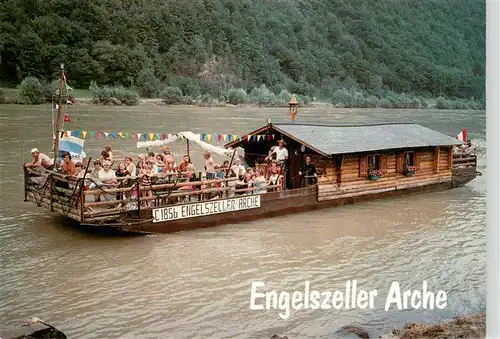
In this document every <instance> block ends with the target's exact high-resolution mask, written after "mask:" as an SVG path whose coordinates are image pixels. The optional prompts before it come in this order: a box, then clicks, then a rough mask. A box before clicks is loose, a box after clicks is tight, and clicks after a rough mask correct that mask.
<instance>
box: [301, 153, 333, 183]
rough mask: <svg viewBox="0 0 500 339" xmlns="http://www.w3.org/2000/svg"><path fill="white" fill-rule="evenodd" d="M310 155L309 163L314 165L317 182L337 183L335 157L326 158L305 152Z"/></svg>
mask: <svg viewBox="0 0 500 339" xmlns="http://www.w3.org/2000/svg"><path fill="white" fill-rule="evenodd" d="M307 155H309V156H310V157H311V163H312V164H313V165H314V166H315V167H316V174H317V175H318V184H319V185H321V184H334V183H337V166H336V163H335V158H327V157H324V156H322V155H319V154H307Z"/></svg>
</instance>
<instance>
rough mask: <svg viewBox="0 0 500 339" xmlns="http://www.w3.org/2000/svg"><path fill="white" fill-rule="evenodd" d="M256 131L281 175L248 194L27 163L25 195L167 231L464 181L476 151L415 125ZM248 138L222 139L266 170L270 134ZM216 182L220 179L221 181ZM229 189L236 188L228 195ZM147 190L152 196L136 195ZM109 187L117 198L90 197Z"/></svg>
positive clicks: (129, 226)
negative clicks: (73, 173)
mask: <svg viewBox="0 0 500 339" xmlns="http://www.w3.org/2000/svg"><path fill="white" fill-rule="evenodd" d="M254 134H260V135H279V136H280V139H283V140H285V141H286V148H287V149H288V152H289V158H288V161H287V166H286V171H285V172H284V179H285V180H283V182H282V183H280V184H278V185H273V186H268V187H265V193H260V194H256V193H255V191H256V188H246V189H237V190H235V191H234V187H233V188H232V187H231V185H228V183H229V182H231V181H232V180H236V178H225V179H220V180H219V179H216V180H203V178H202V177H201V174H200V173H199V174H198V175H197V179H194V181H193V180H191V181H189V182H186V181H182V179H181V178H182V173H177V174H169V175H167V176H166V177H164V178H163V179H162V181H160V182H156V183H154V182H153V183H152V184H151V185H147V186H144V185H142V184H141V181H140V178H137V177H132V178H130V177H129V179H128V180H129V184H128V185H127V186H126V187H122V188H114V189H92V190H89V189H87V186H86V184H85V182H84V179H78V180H75V179H74V178H68V177H64V176H63V175H61V174H60V173H57V172H54V171H48V170H45V169H42V170H40V169H31V168H25V169H24V173H25V180H24V190H25V201H29V202H32V203H35V204H37V205H38V206H41V207H44V208H46V209H48V210H50V211H54V212H57V213H58V214H60V215H63V216H65V217H67V218H69V219H72V220H74V221H76V222H77V223H79V224H81V225H84V226H87V227H92V228H105V229H112V230H116V231H119V232H133V233H169V232H176V231H182V230H190V229H195V228H202V227H210V226H216V225H221V224H227V223H241V222H243V221H249V220H254V219H259V218H265V217H273V216H280V215H285V214H289V213H298V212H303V211H310V210H315V209H319V208H324V207H330V206H338V205H344V204H352V203H355V202H359V201H363V200H371V199H380V198H383V197H390V196H400V195H406V194H410V193H416V192H428V191H435V190H442V189H450V188H454V187H459V186H463V185H465V184H466V183H468V182H470V181H471V180H473V179H474V178H475V177H476V175H477V174H478V172H477V171H476V156H475V155H473V154H462V153H459V154H455V153H454V148H455V147H457V146H458V145H460V144H462V142H461V141H459V140H457V139H455V138H454V137H450V136H447V135H444V134H442V133H439V132H436V131H433V130H431V129H428V128H426V127H423V126H420V125H417V124H381V125H363V126H328V125H312V124H297V123H295V122H287V123H278V124H272V123H270V122H269V123H268V124H266V125H265V126H263V127H261V128H259V129H257V130H255V131H252V132H250V133H249V135H254ZM248 141H249V140H248V139H245V138H243V140H237V141H233V142H230V143H228V144H226V145H225V147H226V148H227V149H235V148H236V147H241V148H243V149H244V151H245V160H246V162H247V163H249V164H255V166H257V167H264V168H266V167H267V166H268V165H267V163H265V162H263V159H264V158H265V157H266V156H267V155H268V150H269V149H270V148H271V147H272V146H274V144H275V143H276V140H272V138H265V141H263V142H258V143H256V142H248ZM306 155H307V156H310V157H311V158H312V163H313V164H314V165H315V166H316V171H317V177H316V178H314V180H310V181H311V182H310V183H308V184H305V182H304V180H302V178H301V176H300V175H298V172H299V170H300V168H301V166H302V165H303V163H304V158H305V156H306ZM40 178H42V179H43V180H42V182H41V181H40ZM119 179H120V178H119ZM221 182H223V183H225V184H226V185H222V187H219V186H220V184H221ZM187 187H188V188H189V189H186V188H187ZM231 189H233V193H235V196H233V197H231V198H226V197H225V196H226V193H227V192H228V191H229V190H231ZM261 190H262V188H259V191H260V192H262V191H261ZM147 191H151V192H152V194H148V196H144V192H147ZM117 194H118V195H121V198H120V199H115V198H113V199H110V201H100V202H99V201H94V199H93V197H95V196H98V195H101V196H102V195H108V196H116V195H117ZM214 195H215V198H214Z"/></svg>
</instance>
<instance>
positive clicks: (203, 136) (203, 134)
mask: <svg viewBox="0 0 500 339" xmlns="http://www.w3.org/2000/svg"><path fill="white" fill-rule="evenodd" d="M205 137H206V134H205V133H202V134H200V140H201V141H205Z"/></svg>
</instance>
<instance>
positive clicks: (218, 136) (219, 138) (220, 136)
mask: <svg viewBox="0 0 500 339" xmlns="http://www.w3.org/2000/svg"><path fill="white" fill-rule="evenodd" d="M217 140H218V141H219V142H221V140H222V135H220V134H218V135H217Z"/></svg>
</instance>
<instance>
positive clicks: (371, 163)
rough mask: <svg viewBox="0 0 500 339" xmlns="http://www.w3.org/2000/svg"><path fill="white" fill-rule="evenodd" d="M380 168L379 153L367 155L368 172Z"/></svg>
mask: <svg viewBox="0 0 500 339" xmlns="http://www.w3.org/2000/svg"><path fill="white" fill-rule="evenodd" d="M379 169H380V155H369V156H368V172H371V171H373V170H379Z"/></svg>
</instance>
